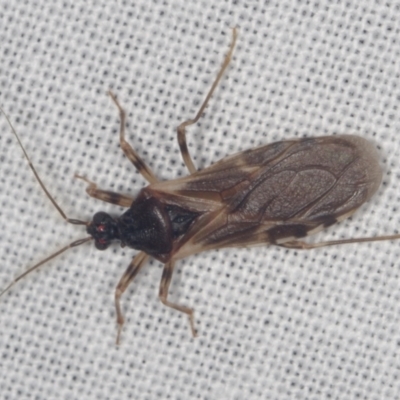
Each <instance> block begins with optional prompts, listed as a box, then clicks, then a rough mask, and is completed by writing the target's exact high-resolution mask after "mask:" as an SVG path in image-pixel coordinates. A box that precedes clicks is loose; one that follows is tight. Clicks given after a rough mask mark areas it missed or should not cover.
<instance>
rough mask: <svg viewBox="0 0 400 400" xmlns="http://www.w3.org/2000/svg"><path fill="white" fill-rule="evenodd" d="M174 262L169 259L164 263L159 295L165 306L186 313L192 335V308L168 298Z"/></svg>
mask: <svg viewBox="0 0 400 400" xmlns="http://www.w3.org/2000/svg"><path fill="white" fill-rule="evenodd" d="M174 265H175V264H174V262H173V261H170V262H169V263H167V264H165V265H164V270H163V273H162V278H161V282H160V292H159V297H160V300H161V302H162V303H163V304H164V305H166V306H167V307H171V308H173V309H174V310H178V311H180V312H183V313H185V314H187V315H188V317H189V323H190V329H191V330H192V335H193V337H195V336H197V332H196V329H195V327H194V318H193V310H192V309H191V308H189V307H185V306H182V305H180V304H176V303H172V302H171V301H169V300H168V299H167V298H168V289H169V285H170V283H171V279H172V273H173V271H174Z"/></svg>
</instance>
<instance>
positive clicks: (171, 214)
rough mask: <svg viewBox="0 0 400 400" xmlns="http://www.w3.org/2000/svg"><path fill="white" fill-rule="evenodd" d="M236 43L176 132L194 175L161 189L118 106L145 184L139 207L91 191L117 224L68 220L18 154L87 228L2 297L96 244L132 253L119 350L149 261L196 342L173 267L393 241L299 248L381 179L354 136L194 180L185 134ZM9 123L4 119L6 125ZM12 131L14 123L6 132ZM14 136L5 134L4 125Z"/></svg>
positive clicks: (128, 150)
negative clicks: (266, 247)
mask: <svg viewBox="0 0 400 400" xmlns="http://www.w3.org/2000/svg"><path fill="white" fill-rule="evenodd" d="M235 41H236V30H235V29H234V30H233V42H232V44H231V47H230V50H229V53H228V55H227V56H226V58H225V61H224V63H223V65H222V68H221V70H220V72H219V74H218V76H217V78H216V80H215V81H214V83H213V85H212V87H211V89H210V91H209V93H208V95H207V97H206V99H205V100H204V102H203V104H202V106H201V107H200V110H199V112H198V113H197V115H196V117H195V118H194V119H192V120H188V121H185V122H184V123H182V124H181V125H180V126H179V127H178V143H179V146H180V149H181V153H182V156H183V159H184V161H185V164H186V166H187V167H188V169H189V171H190V172H191V174H190V175H189V176H187V177H183V178H179V179H176V180H172V181H166V182H160V181H158V180H157V178H156V177H155V176H154V174H153V173H152V171H151V170H150V168H149V167H148V166H147V165H146V164H145V163H144V162H143V160H142V159H141V158H140V157H139V156H138V155H137V154H136V152H135V151H134V150H133V148H132V147H131V146H130V145H129V143H128V142H127V141H126V140H125V112H124V110H123V108H122V107H121V106H120V104H119V102H118V101H117V99H116V97H115V96H114V95H113V94H112V93H110V95H111V97H112V99H113V101H114V102H115V104H116V105H117V107H118V109H119V112H120V118H121V126H120V144H121V148H122V150H123V151H124V153H125V155H126V156H127V157H128V159H129V160H131V162H132V163H133V164H134V165H135V166H136V168H137V169H138V171H139V172H140V173H141V174H142V175H143V177H144V178H145V179H146V180H147V181H148V182H149V186H147V187H146V188H144V189H142V190H141V192H140V193H139V195H138V196H137V198H135V199H134V198H131V197H129V196H125V195H121V194H118V193H114V192H109V191H105V190H101V189H98V188H97V186H96V184H95V183H93V182H91V181H89V180H87V179H86V178H83V177H81V176H78V178H81V179H84V180H85V181H86V182H87V183H88V184H89V185H88V187H87V193H88V194H89V195H90V196H92V197H95V198H97V199H100V200H103V201H106V202H109V203H113V204H117V205H120V206H123V207H127V208H128V209H127V211H125V212H124V213H123V214H122V215H121V216H120V217H112V216H110V215H109V214H107V213H105V212H98V213H96V214H95V215H94V216H93V219H92V221H90V222H85V221H81V220H74V219H69V218H67V217H66V215H65V214H64V213H63V211H62V210H61V208H60V207H59V206H58V205H57V203H56V202H55V200H54V199H53V198H52V197H51V195H50V194H49V193H48V191H47V189H46V188H45V187H44V185H43V183H42V181H41V180H40V178H39V176H38V174H37V173H36V171H35V169H34V167H33V166H32V164H31V163H30V161H29V158H28V156H27V154H26V152H25V150H24V148H23V147H22V144H21V142H20V140H19V138H18V136H17V134H16V132H15V130H14V129H13V128H12V130H13V132H14V134H15V135H16V137H17V140H18V142H19V144H20V145H21V147H22V149H23V151H24V154H25V156H26V158H27V159H28V161H29V165H30V167H31V169H32V171H33V172H34V174H35V176H36V178H37V180H38V181H39V183H40V185H41V186H42V188H43V189H44V191H45V193H46V195H47V196H48V197H49V199H50V200H51V201H52V203H53V204H54V206H55V207H56V208H57V210H58V211H59V213H60V214H61V215H62V217H63V218H64V219H66V221H67V222H70V223H73V224H80V225H85V226H86V231H87V233H88V234H89V235H90V236H89V237H87V238H84V239H80V240H77V241H75V242H73V243H71V244H70V245H68V246H66V247H64V248H63V249H61V250H59V251H58V252H57V253H55V254H53V255H52V256H50V257H48V258H47V259H45V260H43V261H41V262H40V263H38V264H36V265H35V266H33V267H31V268H30V269H29V270H28V271H26V272H25V273H24V274H22V275H20V276H19V277H18V278H17V279H15V280H14V281H13V282H12V283H11V284H10V285H9V286H8V287H7V288H6V289H5V290H4V291H3V292H2V293H1V294H0V295H2V294H4V292H5V291H7V290H8V289H9V288H10V287H11V286H12V285H13V284H14V283H16V282H17V281H18V280H20V279H21V278H22V277H23V276H25V275H27V274H28V273H29V272H31V271H32V270H34V269H36V268H38V267H39V266H40V265H42V264H44V263H45V262H47V261H49V260H50V259H52V258H54V257H55V256H57V255H58V254H60V253H62V252H63V251H65V250H67V249H68V248H70V247H74V246H78V245H80V244H82V243H84V242H86V241H89V240H94V243H95V246H96V248H97V249H99V250H104V249H106V248H107V247H108V246H109V245H110V244H111V243H112V242H113V241H119V242H120V243H121V246H127V247H130V248H133V249H136V250H139V253H138V254H137V255H136V256H135V257H134V258H133V260H132V262H131V263H130V265H129V266H128V268H127V270H126V272H125V273H124V275H123V276H122V278H121V280H120V282H119V283H118V285H117V288H116V291H115V305H116V312H117V323H118V335H117V343H118V342H119V336H120V331H121V328H122V325H123V323H124V319H123V315H122V312H121V307H120V297H121V295H122V293H123V292H124V291H125V290H126V288H127V287H128V285H129V283H130V282H131V281H132V280H133V278H134V277H135V276H136V275H137V273H138V272H139V270H140V269H141V268H142V266H143V265H144V264H145V262H146V260H147V259H148V258H149V257H154V258H156V259H157V260H159V261H161V262H162V263H164V264H165V266H164V270H163V274H162V279H161V283H160V290H159V297H160V299H161V301H162V302H163V303H164V304H165V305H167V306H169V307H172V308H174V309H176V310H178V311H181V312H183V313H185V314H187V315H188V316H189V319H190V326H191V330H192V334H193V335H194V336H195V335H196V330H195V328H194V321H193V310H192V309H191V308H188V307H185V306H182V305H180V304H176V303H172V302H170V301H169V300H168V288H169V285H170V282H171V278H172V273H173V269H174V265H175V262H176V260H178V259H181V258H184V257H187V256H189V255H191V254H195V253H198V252H201V251H205V250H211V249H218V248H223V247H233V246H235V247H237V246H239V247H243V246H253V245H260V244H274V245H279V246H283V247H288V248H313V247H321V246H327V245H333V244H343V243H352V242H362V241H375V240H388V239H398V238H399V237H400V235H391V236H380V237H376V238H361V239H347V240H337V241H330V242H322V243H317V244H307V243H306V242H303V241H300V240H299V239H301V238H304V237H306V236H308V235H310V234H313V233H316V232H317V231H319V230H321V229H323V228H326V227H328V226H330V225H332V224H334V223H335V222H338V221H340V220H342V219H344V218H347V217H348V216H350V215H351V214H352V213H353V212H354V211H356V209H357V208H358V207H360V205H362V204H363V203H364V202H365V201H367V200H368V199H369V198H370V197H371V196H372V195H373V194H374V193H375V192H376V190H377V188H378V187H379V184H380V182H381V178H382V171H381V168H380V166H379V162H378V155H377V152H376V150H375V148H374V146H373V145H372V144H371V143H370V142H368V141H367V140H365V139H363V138H361V137H358V136H351V135H342V136H327V137H319V138H308V139H294V140H286V141H281V142H276V143H273V144H268V145H265V146H261V147H258V148H256V149H252V150H246V151H243V152H241V153H238V154H235V155H232V156H230V157H227V158H225V159H223V160H221V161H219V162H217V163H215V164H214V165H212V166H210V167H208V168H206V169H204V170H202V171H197V170H196V168H195V166H194V164H193V161H192V159H191V157H190V155H189V152H188V148H187V145H186V136H185V134H186V127H187V126H189V125H192V124H194V123H196V122H197V121H198V120H199V118H200V117H201V115H202V113H203V111H204V109H205V108H206V106H207V103H208V101H209V99H210V98H211V96H212V94H213V91H214V90H215V88H216V86H217V84H218V82H219V80H220V79H221V77H222V74H223V72H224V70H225V69H226V67H227V66H228V64H229V61H230V59H231V56H232V52H233V48H234V45H235ZM7 119H8V118H7ZM10 125H11V124H10ZM11 127H12V126H11Z"/></svg>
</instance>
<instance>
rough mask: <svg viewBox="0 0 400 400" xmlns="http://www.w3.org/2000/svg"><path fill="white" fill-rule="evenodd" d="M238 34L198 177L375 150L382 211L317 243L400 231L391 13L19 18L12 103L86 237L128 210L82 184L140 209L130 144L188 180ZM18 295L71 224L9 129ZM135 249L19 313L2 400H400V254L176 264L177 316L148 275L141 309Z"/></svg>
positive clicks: (13, 301)
mask: <svg viewBox="0 0 400 400" xmlns="http://www.w3.org/2000/svg"><path fill="white" fill-rule="evenodd" d="M235 26H236V27H237V29H238V41H237V47H236V49H235V52H234V56H233V59H232V62H231V64H230V66H229V68H228V70H227V72H226V74H225V75H224V77H223V79H222V82H221V84H220V85H219V87H218V89H217V91H216V93H215V95H214V96H213V98H212V100H211V102H210V104H209V106H208V108H207V109H206V112H205V114H204V116H203V118H202V119H201V120H200V121H199V123H198V124H197V125H196V126H194V127H191V128H189V129H188V135H187V137H188V143H189V149H190V152H191V154H192V156H193V159H194V161H195V164H196V166H198V167H199V168H205V167H207V166H208V165H210V164H211V163H213V162H216V161H217V160H219V159H221V158H223V157H225V156H227V155H229V154H232V153H235V152H238V151H240V150H244V149H248V148H251V147H255V146H258V145H261V144H265V143H268V142H273V141H277V140H284V139H288V138H301V137H305V136H323V135H332V134H343V133H351V134H356V135H361V136H363V137H365V138H367V139H369V140H371V141H372V142H373V143H375V144H376V146H377V148H378V151H379V154H380V160H381V165H382V168H383V171H384V174H383V184H382V185H381V187H380V189H379V190H378V192H377V194H376V195H375V196H374V197H373V198H372V199H371V201H369V202H368V203H367V204H365V205H364V206H362V207H361V208H360V210H359V211H358V212H357V213H356V214H354V216H353V217H352V218H351V219H348V220H345V221H343V222H342V223H340V224H338V225H335V226H332V227H331V228H329V229H328V230H326V231H324V232H320V233H318V234H317V235H316V236H315V237H313V238H310V239H311V240H312V241H322V240H329V239H339V238H350V237H362V236H375V235H379V234H389V233H394V232H396V229H398V228H399V225H400V224H399V213H398V209H399V204H400V199H399V197H400V192H399V190H400V162H399V159H400V158H399V155H400V146H399V143H400V115H399V104H400V32H399V31H400V7H399V4H398V2H394V1H393V2H392V1H390V0H389V1H386V2H378V1H372V0H371V1H370V0H365V1H362V2H360V1H357V0H348V1H346V2H345V1H308V2H300V1H289V0H279V1H278V0H276V1H264V2H263V1H257V2H256V1H247V2H244V1H211V0H209V1H207V0H200V1H183V0H173V1H158V0H155V1H144V0H137V1H134V0H132V1H114V0H98V1H96V2H86V1H81V0H76V1H68V0H67V1H44V0H37V1H30V0H27V1H5V0H0V43H1V56H0V105H1V107H2V108H3V109H4V112H5V113H6V114H7V115H8V116H9V118H10V120H11V122H12V124H13V126H14V127H15V129H16V131H17V132H18V134H19V136H20V139H21V141H22V143H23V145H24V147H25V149H26V151H27V153H28V155H29V157H30V159H31V161H32V163H33V165H34V166H35V168H36V169H37V171H38V173H39V175H40V177H41V179H42V180H43V183H44V184H45V185H46V187H47V189H48V191H49V192H50V193H51V194H52V196H54V198H55V200H56V201H57V202H58V204H59V205H60V207H61V208H62V209H63V210H64V212H65V213H66V214H67V215H68V216H69V217H70V218H77V219H83V220H88V219H90V218H91V216H92V215H93V214H94V213H95V212H96V211H99V210H104V211H107V212H110V213H114V214H118V213H120V212H121V211H122V209H121V208H120V207H117V206H113V205H110V204H105V203H102V202H100V201H98V200H95V199H92V198H90V197H89V196H88V195H87V194H86V193H85V188H86V184H85V182H83V181H81V180H78V179H75V178H74V174H76V173H78V174H80V175H82V176H85V177H86V178H88V179H90V180H93V181H95V182H96V183H97V184H98V185H99V187H101V188H104V189H107V190H112V191H117V192H121V193H124V194H127V195H131V196H135V195H136V194H137V193H138V191H139V190H140V189H141V188H143V187H144V186H145V185H146V182H145V180H144V179H143V177H142V176H141V175H139V174H138V173H137V171H136V170H135V168H134V166H133V165H132V164H131V163H130V162H129V160H128V159H127V158H126V157H125V156H124V155H123V153H122V151H121V149H120V146H119V141H118V132H119V115H118V111H117V109H116V107H115V105H114V104H113V103H112V101H111V99H110V98H109V97H108V96H107V91H108V90H112V91H113V92H114V93H115V94H116V95H117V96H118V99H119V100H120V102H121V104H122V105H123V106H124V108H125V109H126V111H127V124H126V129H127V138H128V140H129V142H130V143H131V144H132V146H133V147H134V148H135V149H136V150H137V151H138V153H139V154H140V155H141V156H142V158H143V159H144V160H145V162H146V163H147V164H148V165H149V166H150V168H151V169H152V170H153V171H154V173H155V175H156V176H157V177H159V178H160V179H162V180H168V179H174V178H176V177H180V176H184V175H187V173H188V172H187V169H186V167H185V166H184V164H183V162H182V157H181V155H180V152H179V147H178V143H177V140H176V127H177V126H178V125H179V123H180V122H182V121H184V120H185V119H188V118H192V117H193V116H194V115H195V114H196V112H197V110H198V108H199V106H200V104H201V102H202V100H203V99H204V96H205V95H206V93H207V91H208V89H209V88H210V85H211V84H212V82H213V80H214V78H215V77H216V74H217V72H218V70H219V68H220V66H221V64H222V61H223V58H224V55H225V54H226V53H227V51H228V48H229V44H230V42H231V38H232V33H231V32H232V31H231V28H232V27H235ZM0 163H1V164H0V165H1V168H0V184H1V189H0V205H1V206H0V232H1V234H0V265H1V266H0V289H1V288H5V287H6V286H7V284H8V283H10V282H11V281H12V280H13V278H14V277H16V276H17V275H18V274H20V273H21V272H23V271H24V270H26V269H27V268H28V267H29V266H32V265H33V264H34V263H35V262H39V261H40V260H42V259H44V258H46V257H47V256H49V255H50V254H52V253H54V252H55V251H57V250H58V249H59V248H61V247H62V246H65V245H67V244H68V243H70V242H72V241H74V240H77V239H79V238H83V237H85V236H87V234H86V233H85V230H84V229H83V228H82V227H80V226H73V225H69V224H66V223H65V222H64V221H63V220H62V218H61V217H60V215H59V214H58V212H57V211H56V209H55V208H54V207H53V206H52V205H51V203H50V201H49V199H48V198H46V196H45V194H44V192H43V191H42V190H41V188H40V186H39V185H38V183H37V181H36V180H35V178H34V176H33V174H32V171H31V170H30V169H29V166H28V163H27V161H26V159H24V157H23V153H22V151H21V149H20V148H19V146H18V142H17V140H16V138H15V136H13V134H12V131H11V129H10V127H9V126H8V124H7V122H6V119H5V117H4V115H0ZM135 254H136V251H134V250H130V249H128V248H121V247H119V246H118V245H114V246H112V247H111V248H109V249H108V250H107V251H104V252H100V251H97V250H96V249H95V248H94V246H93V245H92V244H91V243H87V244H85V245H82V246H80V247H76V248H74V249H72V250H69V251H68V252H66V253H64V254H63V255H61V256H59V257H57V258H56V259H54V260H52V261H50V262H49V263H47V264H46V265H44V266H43V267H41V268H40V270H39V271H37V272H34V273H32V274H30V275H28V276H27V277H26V278H25V279H23V280H22V281H21V282H19V283H18V284H17V285H15V286H14V287H13V288H12V289H11V290H10V291H9V292H8V293H6V294H5V295H4V296H3V297H1V298H0V326H1V329H0V356H1V357H0V371H1V374H0V388H1V389H0V398H1V399H8V400H15V399H19V400H23V399H96V400H103V399H124V400H125V399H135V400H136V399H148V400H152V399H173V400H180V399H182V400H187V399H230V400H233V399H238V400H239V399H259V400H266V399H318V400H321V399H341V400H343V399H347V400H350V399H398V398H399V396H400V395H399V393H400V380H399V371H400V350H399V348H400V347H399V344H400V333H399V332H400V330H399V328H400V301H399V293H400V273H399V272H400V241H398V242H395V241H394V242H379V243H365V244H353V245H346V246H336V247H330V248H321V249H317V250H310V251H300V250H299V251H296V250H286V249H283V248H278V247H273V246H267V245H266V246H261V247H256V248H251V249H236V248H233V249H228V250H227V249H221V250H218V251H211V252H206V253H201V254H198V255H196V256H191V257H188V258H187V259H184V260H182V261H180V262H178V263H177V266H176V271H175V273H174V277H173V282H172V286H171V290H170V299H171V300H173V301H175V302H178V303H180V304H184V305H187V306H190V307H193V308H194V309H195V322H196V326H197V329H198V333H199V335H198V337H197V338H195V339H193V338H192V337H191V334H190V329H189V324H188V321H187V318H186V316H185V315H181V314H180V313H178V312H175V311H173V310H171V309H168V308H166V307H164V306H163V305H162V304H161V303H160V301H159V299H158V288H159V282H160V278H161V273H162V264H160V263H159V262H157V261H154V260H152V261H150V262H149V263H148V265H146V267H145V268H144V269H143V270H142V271H141V272H140V274H139V275H138V276H137V277H136V278H135V281H134V282H133V283H132V284H131V286H130V287H129V289H128V290H127V292H126V293H125V294H124V296H123V299H122V305H123V311H124V315H125V317H126V324H125V326H124V329H123V332H122V337H121V345H120V346H119V347H117V346H116V345H115V338H116V322H115V309H114V290H115V286H116V284H117V282H118V280H119V279H120V277H121V276H122V274H123V272H124V271H125V269H126V267H127V266H128V264H129V263H130V260H131V259H132V257H133V256H134V255H135Z"/></svg>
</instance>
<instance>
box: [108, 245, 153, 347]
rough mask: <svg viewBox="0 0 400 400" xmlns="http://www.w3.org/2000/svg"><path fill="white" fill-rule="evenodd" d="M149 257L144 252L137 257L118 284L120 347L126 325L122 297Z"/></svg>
mask: <svg viewBox="0 0 400 400" xmlns="http://www.w3.org/2000/svg"><path fill="white" fill-rule="evenodd" d="M148 258H149V256H148V255H147V254H146V253H143V252H142V251H141V252H140V253H139V254H137V255H136V256H135V258H134V259H133V260H132V262H131V263H130V264H129V267H128V268H127V269H126V271H125V273H124V275H122V278H121V279H120V281H119V282H118V285H117V287H116V289H115V309H116V312H117V326H118V332H117V341H116V344H117V345H119V343H120V337H121V330H122V327H123V325H124V317H123V315H122V311H121V301H120V300H121V296H122V294H123V293H124V292H125V290H126V288H127V287H128V286H129V284H130V283H131V282H132V281H133V278H134V277H135V276H136V275H137V274H138V272H139V271H140V269H141V268H142V267H143V265H144V263H145V262H146V261H147V259H148Z"/></svg>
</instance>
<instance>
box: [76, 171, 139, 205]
mask: <svg viewBox="0 0 400 400" xmlns="http://www.w3.org/2000/svg"><path fill="white" fill-rule="evenodd" d="M75 178H78V179H82V180H83V181H85V182H86V183H87V184H88V187H87V188H86V193H87V194H88V195H89V196H90V197H94V198H95V199H98V200H101V201H104V202H106V203H111V204H116V205H117V206H121V207H127V208H129V207H130V206H131V204H132V202H133V201H134V200H135V199H134V198H133V197H130V196H126V195H124V194H120V193H117V192H111V191H109V190H101V189H98V188H97V185H96V184H95V183H94V182H92V181H90V180H89V179H87V178H85V177H83V176H81V175H77V174H75Z"/></svg>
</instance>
